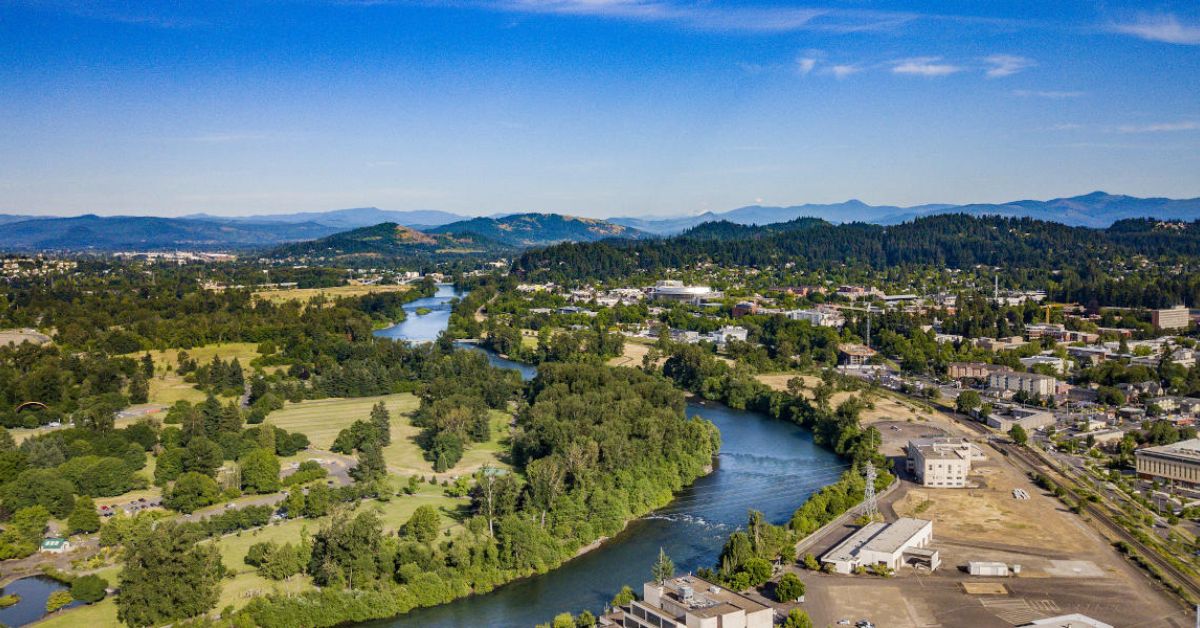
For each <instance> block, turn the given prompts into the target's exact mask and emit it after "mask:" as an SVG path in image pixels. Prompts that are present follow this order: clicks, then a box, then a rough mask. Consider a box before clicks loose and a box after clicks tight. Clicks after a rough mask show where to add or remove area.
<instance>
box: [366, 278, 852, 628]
mask: <svg viewBox="0 0 1200 628" xmlns="http://www.w3.org/2000/svg"><path fill="white" fill-rule="evenodd" d="M454 296H455V295H454V292H453V291H452V290H449V289H447V290H445V291H443V290H442V289H441V288H439V290H438V295H437V296H434V297H431V298H430V299H421V300H420V301H414V302H413V303H411V304H409V306H411V307H412V308H413V312H410V315H409V316H410V318H409V319H408V320H406V321H404V322H402V323H400V324H399V325H397V326H395V327H392V328H389V330H382V331H381V332H380V335H385V336H387V337H389V338H397V339H407V338H409V337H410V336H408V335H407V334H408V331H407V330H406V329H402V328H403V327H405V326H408V325H410V324H412V330H414V331H413V333H414V334H420V335H415V336H412V337H411V338H412V339H414V340H430V339H432V338H430V337H428V336H427V334H428V333H429V331H428V330H429V329H430V327H429V326H428V325H426V324H425V322H423V321H417V320H414V319H419V318H424V317H417V316H416V314H415V309H416V308H418V307H427V308H431V309H432V310H433V311H431V312H430V313H429V314H426V315H425V317H429V316H436V315H438V314H437V312H439V311H440V310H438V309H436V308H433V307H431V305H430V304H429V303H425V304H420V303H421V302H422V301H435V300H438V299H444V301H443V302H442V305H445V308H446V314H445V315H444V316H443V317H442V320H443V321H444V320H448V318H449V300H450V299H451V298H453V297H454ZM406 309H407V306H406ZM443 325H444V323H443ZM436 335H437V334H436V333H434V334H433V337H436ZM466 346H467V347H468V348H472V349H475V350H479V351H483V349H479V348H477V347H473V346H471V345H466ZM487 354H488V359H489V360H491V362H492V363H493V364H494V365H496V366H500V367H504V368H516V369H518V370H520V371H521V373H522V376H523V377H524V378H525V379H529V378H531V377H532V376H533V375H534V374H535V372H536V371H535V369H534V368H533V367H530V366H528V365H524V364H518V363H515V362H512V361H510V360H505V359H503V358H501V357H499V356H497V355H495V354H493V353H491V352H487ZM687 414H688V416H701V417H703V418H705V419H708V420H709V421H712V422H713V423H714V424H715V425H716V426H717V428H718V429H719V430H720V431H721V453H720V455H719V456H718V458H717V460H716V463H715V465H714V469H713V472H712V473H710V474H709V475H707V476H704V477H702V478H700V479H698V480H696V482H695V483H694V484H692V486H690V487H688V488H685V489H684V490H683V491H681V492H680V493H679V494H678V495H677V496H676V499H675V501H673V502H671V503H670V504H669V505H667V506H666V507H664V508H662V509H660V510H658V511H655V512H654V513H651V514H650V515H648V516H646V517H643V518H641V519H639V520H637V521H634V522H632V523H630V524H629V526H628V527H627V528H626V529H625V530H624V531H623V532H621V533H620V534H618V535H617V536H615V537H614V538H612V539H610V540H609V541H607V542H606V543H604V544H603V545H601V546H600V547H599V548H597V549H595V550H593V551H591V552H589V553H587V554H585V555H583V556H581V557H579V558H576V559H575V560H572V561H570V562H568V563H566V564H565V565H563V566H562V567H559V568H558V569H555V570H554V571H551V572H549V573H547V574H543V575H540V576H534V577H532V578H526V579H524V580H519V581H517V582H513V583H510V584H507V585H505V586H503V587H500V588H499V589H496V590H495V591H493V592H491V593H488V594H484V595H477V596H472V597H469V598H464V599H461V600H458V601H456V602H451V603H450V604H444V605H441V606H435V607H431V608H423V609H417V610H414V611H412V612H411V613H408V614H406V615H401V616H399V617H394V618H392V619H388V620H382V621H378V622H373V623H370V624H367V625H369V626H371V627H372V628H384V627H388V628H393V627H410V626H414V627H415V626H423V627H427V626H428V627H443V626H445V627H449V626H474V625H486V626H498V627H509V626H512V627H521V628H529V627H531V626H533V625H534V624H536V623H539V622H547V621H549V620H550V619H551V618H552V617H553V616H554V615H555V614H557V613H560V612H563V611H570V612H572V613H577V612H579V611H581V610H584V609H588V610H591V611H592V612H594V613H595V612H599V611H601V610H603V608H604V605H605V604H606V603H607V602H608V601H609V600H611V599H612V597H613V595H614V594H615V593H616V592H617V591H618V590H619V589H620V588H621V585H624V584H628V585H630V586H632V587H634V590H635V591H637V592H638V593H639V594H640V593H641V583H642V582H643V581H645V580H647V579H649V577H650V566H651V564H652V563H653V561H654V559H655V558H656V557H657V556H658V550H659V548H660V547H661V548H662V549H664V550H665V551H666V552H667V554H668V555H670V556H671V558H672V559H673V560H674V561H675V566H676V569H677V570H679V571H681V572H683V571H694V570H696V569H698V568H700V567H711V566H713V564H714V563H715V562H716V559H717V556H718V555H719V554H720V552H721V547H722V546H723V545H724V543H725V539H726V538H727V537H728V536H729V534H730V533H731V532H733V531H734V530H735V529H737V528H738V527H739V526H742V525H745V522H746V513H747V510H748V509H750V508H754V509H757V510H760V511H762V512H763V514H764V515H765V516H766V518H767V520H769V521H771V522H773V523H777V524H778V523H783V522H785V521H787V520H788V518H789V517H790V516H791V514H792V512H793V511H794V510H795V509H796V507H797V506H799V505H800V504H801V503H802V502H803V501H804V499H805V498H806V497H808V495H809V494H811V493H813V492H814V491H816V490H818V489H819V488H821V487H822V486H824V485H826V484H830V483H832V482H833V481H834V480H836V479H837V477H838V476H839V475H840V474H841V472H842V471H843V470H844V469H845V468H846V466H845V465H844V464H843V463H842V462H841V461H840V460H839V459H838V457H837V456H836V455H834V454H833V453H832V452H830V451H828V450H826V449H823V448H821V447H818V446H816V445H815V444H813V442H812V436H811V434H810V433H809V432H807V431H806V430H804V429H801V428H800V427H797V426H795V425H793V424H791V423H788V422H786V421H779V420H776V419H772V418H770V417H767V416H764V415H761V414H758V413H754V412H745V411H741V410H734V409H732V408H728V407H725V406H722V405H719V404H713V403H705V402H702V401H692V402H689V403H688V404H687Z"/></svg>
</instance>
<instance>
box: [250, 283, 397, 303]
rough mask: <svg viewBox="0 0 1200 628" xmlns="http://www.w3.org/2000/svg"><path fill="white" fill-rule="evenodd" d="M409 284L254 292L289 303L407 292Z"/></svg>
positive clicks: (265, 299) (258, 296)
mask: <svg viewBox="0 0 1200 628" xmlns="http://www.w3.org/2000/svg"><path fill="white" fill-rule="evenodd" d="M411 289H412V286H409V285H407V284H406V285H401V286H397V285H386V286H380V285H374V286H335V287H332V288H292V289H290V290H261V291H259V292H255V293H254V298H256V299H262V300H264V301H270V302H272V303H287V302H289V301H300V302H302V303H307V302H308V301H310V300H311V299H312V298H313V297H316V296H319V295H325V296H326V297H328V298H329V299H336V298H338V297H361V296H363V295H365V294H375V293H379V292H406V291H408V290H411Z"/></svg>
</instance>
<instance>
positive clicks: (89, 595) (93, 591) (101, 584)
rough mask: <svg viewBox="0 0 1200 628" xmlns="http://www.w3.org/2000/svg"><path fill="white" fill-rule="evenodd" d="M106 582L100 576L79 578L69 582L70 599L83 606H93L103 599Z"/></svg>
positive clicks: (106, 587) (106, 586)
mask: <svg viewBox="0 0 1200 628" xmlns="http://www.w3.org/2000/svg"><path fill="white" fill-rule="evenodd" d="M107 589H108V581H107V580H105V579H104V578H101V577H100V576H94V575H88V576H80V577H78V578H76V579H75V580H74V581H73V582H71V597H72V598H74V599H76V600H79V601H80V602H83V603H84V604H95V603H96V602H99V601H100V600H103V599H104V596H105V594H106V593H107V591H106V590H107Z"/></svg>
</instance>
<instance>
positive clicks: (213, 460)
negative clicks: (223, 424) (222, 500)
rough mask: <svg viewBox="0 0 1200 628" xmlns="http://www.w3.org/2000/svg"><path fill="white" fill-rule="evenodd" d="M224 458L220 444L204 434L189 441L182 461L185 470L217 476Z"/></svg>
mask: <svg viewBox="0 0 1200 628" xmlns="http://www.w3.org/2000/svg"><path fill="white" fill-rule="evenodd" d="M224 460H225V455H224V453H223V452H222V451H221V446H220V445H218V444H216V443H214V442H213V441H211V440H209V439H208V438H206V437H204V436H195V437H193V438H192V440H190V441H188V444H187V448H186V450H185V451H184V453H183V460H182V462H183V469H184V471H193V472H195V473H203V474H204V475H207V476H215V475H216V474H217V469H218V468H219V467H220V466H221V463H222V462H224Z"/></svg>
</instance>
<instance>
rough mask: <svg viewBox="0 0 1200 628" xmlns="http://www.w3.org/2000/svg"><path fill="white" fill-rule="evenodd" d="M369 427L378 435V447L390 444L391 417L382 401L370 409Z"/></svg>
mask: <svg viewBox="0 0 1200 628" xmlns="http://www.w3.org/2000/svg"><path fill="white" fill-rule="evenodd" d="M371 425H373V426H374V427H375V432H376V433H378V434H379V444H380V446H383V447H387V446H388V445H390V444H391V443H392V416H391V413H389V412H388V409H387V406H386V405H384V403H383V402H382V401H380V402H379V403H377V404H375V405H374V406H372V407H371Z"/></svg>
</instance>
